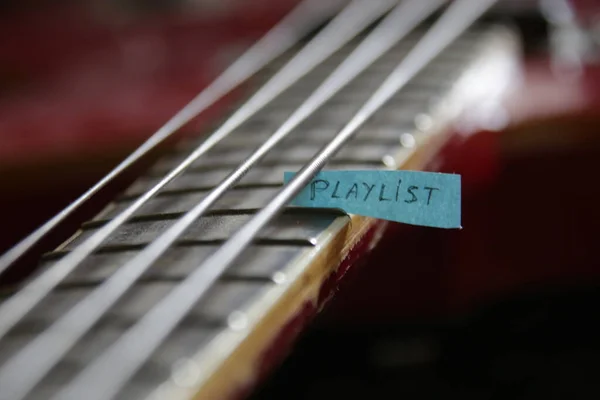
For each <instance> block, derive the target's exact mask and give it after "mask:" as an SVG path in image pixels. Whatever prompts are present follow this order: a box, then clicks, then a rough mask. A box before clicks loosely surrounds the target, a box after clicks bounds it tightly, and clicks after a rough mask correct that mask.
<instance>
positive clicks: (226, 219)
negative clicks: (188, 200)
mask: <svg viewBox="0 0 600 400" xmlns="http://www.w3.org/2000/svg"><path fill="white" fill-rule="evenodd" d="M339 216H340V213H339V212H335V211H331V212H323V213H314V212H294V213H289V214H284V215H282V216H281V217H280V218H278V219H277V220H275V221H274V222H273V223H272V224H271V226H270V227H269V228H267V229H265V230H264V231H263V233H262V234H261V235H260V236H259V237H258V239H259V240H265V241H269V242H272V243H281V244H285V243H286V242H294V243H304V244H306V245H311V244H314V243H316V240H317V237H318V236H319V234H320V233H321V232H322V231H323V230H325V229H326V228H327V227H328V226H329V225H331V223H332V222H333V221H334V220H335V219H336V218H338V217H339ZM251 217H252V214H241V215H208V216H205V217H202V218H200V219H199V220H197V221H196V222H195V223H194V224H193V225H192V226H191V227H190V229H189V230H188V231H187V232H186V233H185V234H184V235H183V236H182V238H181V240H182V241H187V242H192V243H214V242H218V241H223V240H226V239H227V238H229V237H230V236H231V234H232V233H233V232H235V231H236V230H237V229H239V227H240V226H242V225H243V224H244V223H245V222H247V221H248V220H249V219H250V218H251ZM171 224H172V218H171V219H168V218H166V217H165V219H164V220H160V221H141V222H132V223H128V224H125V225H123V226H121V228H119V229H118V230H117V231H116V232H115V233H114V234H113V235H112V236H111V237H110V238H109V239H107V240H106V241H105V242H104V246H143V245H146V244H147V243H149V242H150V241H152V240H154V239H155V238H156V237H157V236H159V235H160V234H161V233H162V232H163V231H164V230H165V229H166V228H167V227H168V226H170V225H171ZM96 229H97V228H89V229H84V230H83V231H82V232H81V233H80V234H79V235H77V236H76V237H74V238H72V239H71V241H70V242H69V243H67V244H66V245H65V246H63V249H66V250H70V249H73V248H74V247H76V246H77V245H78V244H80V243H81V242H82V241H84V240H85V239H86V238H88V237H90V236H91V235H92V234H94V232H95V231H96Z"/></svg>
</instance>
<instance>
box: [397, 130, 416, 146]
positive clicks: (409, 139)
mask: <svg viewBox="0 0 600 400" xmlns="http://www.w3.org/2000/svg"><path fill="white" fill-rule="evenodd" d="M400 144H401V145H402V147H406V148H407V149H412V148H413V147H415V144H416V141H415V137H414V136H413V135H411V134H410V133H403V134H402V135H400Z"/></svg>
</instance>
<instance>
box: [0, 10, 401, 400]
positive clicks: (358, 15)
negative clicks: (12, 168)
mask: <svg viewBox="0 0 600 400" xmlns="http://www.w3.org/2000/svg"><path fill="white" fill-rule="evenodd" d="M396 3H397V2H396V1H391V0H379V1H376V2H375V1H372V0H371V1H369V0H355V1H354V2H352V3H351V4H350V5H349V6H348V7H347V8H346V9H344V10H343V11H342V12H341V13H340V14H339V15H338V16H336V17H335V18H334V19H333V20H332V21H331V23H330V24H328V25H327V26H326V27H325V28H324V29H323V30H322V31H321V32H320V33H319V34H318V35H317V36H316V37H315V38H314V39H313V40H312V41H311V42H310V43H309V44H308V45H307V46H305V48H303V49H302V50H301V51H300V52H299V53H298V54H297V55H296V56H295V57H294V58H293V59H292V60H290V61H289V63H288V64H287V65H286V66H284V67H283V68H282V69H281V70H280V71H279V72H278V73H277V74H276V75H275V76H274V77H273V78H271V80H270V81H269V82H267V83H266V84H265V85H264V86H263V87H262V88H261V89H260V90H259V91H258V92H256V93H255V95H254V96H252V97H251V98H250V100H248V101H247V102H246V103H245V104H244V105H243V106H242V107H241V108H240V109H238V111H237V112H236V113H234V115H233V116H232V117H231V118H230V119H228V120H227V121H226V122H225V124H224V125H223V126H222V127H221V128H220V129H219V130H217V131H216V132H215V133H214V134H213V135H211V136H210V137H209V139H208V140H207V141H205V142H203V143H202V144H201V145H200V146H199V147H198V149H196V150H195V151H194V152H193V153H192V155H190V156H189V157H188V158H186V160H184V161H183V162H182V163H181V164H179V166H178V167H176V168H175V169H174V170H173V171H172V172H171V173H170V174H169V175H167V177H165V178H164V179H163V180H162V181H161V182H160V183H158V184H157V185H156V186H154V187H153V188H152V189H151V190H150V191H149V192H147V193H146V194H145V195H144V196H143V197H142V198H140V199H139V200H138V201H136V202H135V203H134V204H133V205H132V206H130V207H129V208H128V209H126V210H125V211H123V212H122V213H121V214H120V215H119V216H118V217H116V218H115V219H113V220H112V221H111V222H110V223H108V224H107V225H105V226H104V227H103V228H102V229H101V230H99V231H98V232H96V233H95V234H94V235H93V236H92V237H90V238H88V239H87V240H86V241H85V242H83V243H82V244H80V245H79V246H78V247H76V248H75V249H74V250H73V251H72V252H71V253H69V254H68V255H67V256H66V257H65V258H64V259H63V260H61V261H59V262H57V264H56V265H55V266H53V268H51V269H49V270H48V271H47V273H46V274H45V275H44V274H42V275H41V276H40V278H38V279H37V280H34V281H32V283H30V284H29V285H28V286H26V287H25V288H24V289H23V290H22V291H21V292H18V293H17V294H15V295H14V296H13V298H11V299H9V300H7V302H6V303H5V304H4V305H3V306H2V308H0V332H3V333H6V332H7V331H8V330H9V329H10V328H12V327H13V326H14V325H15V324H16V323H18V321H20V319H22V318H23V317H24V316H25V315H26V314H27V312H28V311H29V310H31V309H32V308H33V307H34V306H35V305H36V304H38V303H39V302H40V301H41V300H42V299H43V298H44V297H45V296H46V295H47V294H48V293H49V292H51V291H52V289H53V288H54V287H56V285H57V284H59V283H60V282H61V281H62V279H64V278H65V277H66V276H67V275H68V274H69V273H70V272H71V271H72V270H73V269H74V268H75V267H77V265H79V263H80V262H81V261H83V260H84V259H85V258H86V257H87V256H88V255H89V254H91V252H93V251H94V250H95V249H96V248H97V246H99V245H100V244H101V243H102V241H103V240H104V239H106V238H107V237H108V236H109V235H110V234H112V233H113V232H114V230H115V229H116V228H118V227H119V226H120V225H121V224H122V223H123V222H125V221H126V219H127V218H128V217H129V216H130V215H131V214H132V213H133V212H135V211H136V210H137V208H139V207H141V206H142V205H143V204H144V203H145V202H146V201H147V200H148V199H149V198H150V197H151V195H153V194H154V193H156V192H157V191H158V190H159V189H160V188H162V187H163V186H164V185H166V184H167V183H168V182H169V181H170V180H172V179H173V178H174V177H175V176H177V174H178V173H180V172H182V171H183V170H185V168H187V167H188V166H189V165H190V164H191V163H192V162H193V161H195V160H196V159H197V158H198V157H199V156H200V155H201V154H203V153H204V152H206V151H207V150H208V149H209V148H210V147H212V146H213V145H215V144H216V143H217V142H218V141H219V140H220V139H222V138H224V137H225V136H226V135H227V134H229V133H230V132H231V131H233V130H234V129H235V128H236V127H238V126H239V125H240V124H241V123H242V122H244V121H245V120H246V119H248V118H249V117H250V116H252V115H253V114H254V113H255V112H256V111H258V110H259V109H260V108H262V107H263V106H264V105H265V104H267V103H268V102H269V101H270V100H272V99H273V98H274V97H276V96H277V95H278V94H280V93H281V92H283V91H284V90H285V89H286V88H288V87H289V86H291V85H292V84H293V83H294V82H296V81H297V80H298V79H300V78H301V77H302V76H304V75H305V74H306V73H308V72H309V71H310V70H311V69H313V68H314V67H315V66H316V65H318V64H319V63H320V62H322V61H323V60H325V59H326V58H328V57H329V56H330V55H331V54H333V53H334V52H335V51H336V50H338V49H339V48H341V47H342V46H343V45H344V44H346V43H348V42H349V41H350V40H351V39H352V38H353V37H355V36H356V35H357V34H358V33H360V32H361V31H362V30H363V29H365V28H366V27H367V26H368V25H369V24H371V23H373V22H374V21H375V20H376V19H377V18H379V17H381V15H383V14H384V13H386V12H387V11H389V9H390V8H392V7H393V6H394V5H395V4H396ZM99 301H100V302H101V303H105V302H107V298H106V297H100V299H99ZM95 303H96V302H95ZM95 303H94V304H95ZM56 336H58V337H60V338H61V340H60V342H61V343H63V344H64V346H61V347H58V346H56V345H55V343H53V345H52V346H51V347H46V348H43V351H45V352H49V353H53V354H58V355H60V354H61V351H63V350H62V349H67V350H68V347H69V346H71V345H72V344H74V343H73V342H68V341H66V340H64V339H65V338H66V337H67V336H63V335H62V334H59V335H52V337H56ZM42 343H44V341H37V340H36V339H34V341H33V343H32V346H27V347H26V348H25V349H24V350H23V351H22V352H19V353H18V354H17V355H16V356H15V357H13V358H11V360H9V361H8V362H7V363H5V365H4V366H3V367H2V369H1V370H0V386H2V387H3V388H4V387H9V386H10V387H11V388H14V389H15V394H16V396H12V395H11V398H19V397H18V396H21V394H18V393H21V392H22V391H23V390H28V388H31V387H32V386H33V385H35V383H34V382H37V381H39V380H40V379H41V378H42V377H43V376H44V375H45V373H47V371H48V370H49V369H50V368H51V367H52V365H53V364H54V363H55V362H56V361H58V360H59V359H60V357H58V359H55V357H49V358H45V357H41V358H40V355H39V354H36V353H38V350H35V349H38V347H39V346H38V344H42ZM30 356H31V357H33V359H34V362H33V363H32V365H31V366H28V367H27V371H28V373H27V374H20V373H19V371H22V370H23V369H21V367H24V365H27V364H28V363H29V362H28V361H30V360H31V359H32V358H31V357H30ZM32 383H33V384H32ZM23 395H24V394H23Z"/></svg>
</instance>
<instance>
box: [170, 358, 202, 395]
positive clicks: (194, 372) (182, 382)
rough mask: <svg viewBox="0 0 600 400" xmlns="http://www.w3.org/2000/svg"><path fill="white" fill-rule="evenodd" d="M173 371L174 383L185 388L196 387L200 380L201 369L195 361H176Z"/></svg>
mask: <svg viewBox="0 0 600 400" xmlns="http://www.w3.org/2000/svg"><path fill="white" fill-rule="evenodd" d="M171 371H172V372H171V379H173V383H175V385H177V386H179V387H183V388H186V387H191V386H193V385H195V384H196V382H197V381H198V379H199V378H200V367H198V364H197V363H196V362H195V361H193V360H190V359H189V358H187V359H181V360H178V361H176V362H175V363H174V364H173V367H172V368H171Z"/></svg>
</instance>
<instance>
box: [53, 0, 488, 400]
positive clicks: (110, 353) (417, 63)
mask: <svg viewBox="0 0 600 400" xmlns="http://www.w3.org/2000/svg"><path fill="white" fill-rule="evenodd" d="M494 2H495V0H457V1H455V2H453V3H452V4H451V5H450V6H449V8H448V10H447V11H446V12H445V13H444V14H443V15H442V17H441V18H440V19H439V20H438V21H437V22H436V23H435V24H434V25H433V26H432V28H431V29H430V30H429V31H428V32H427V34H426V35H425V36H424V37H423V38H422V39H421V40H420V41H419V42H418V43H417V45H416V46H415V47H414V48H413V49H412V50H411V51H410V52H409V54H408V55H407V56H406V58H405V59H404V60H403V61H401V62H400V64H399V65H398V66H397V67H396V69H395V70H394V71H393V72H392V73H391V74H390V76H389V77H388V78H387V79H386V80H385V81H384V83H383V84H382V85H381V86H380V87H379V88H378V89H377V91H376V92H375V93H374V94H373V95H372V97H370V98H369V100H368V101H367V102H366V103H365V104H364V105H363V107H361V109H360V110H359V111H358V112H357V114H356V115H355V116H354V117H353V118H352V119H351V120H350V121H349V122H348V123H347V124H346V125H345V126H344V128H343V129H342V130H341V131H340V132H339V134H338V135H337V136H336V137H335V138H334V140H333V141H332V142H330V143H329V144H328V145H326V146H325V147H324V148H323V149H322V150H321V151H320V152H319V153H318V154H317V155H316V156H315V157H314V158H313V159H312V160H311V161H310V162H309V163H308V164H307V165H306V166H305V167H303V168H302V169H301V170H300V172H299V173H298V174H297V175H296V176H295V177H294V179H293V180H292V181H291V182H290V183H289V184H288V185H286V186H285V187H284V188H283V189H282V190H281V191H280V192H279V193H278V194H277V195H276V196H275V197H274V198H273V199H272V201H271V202H270V203H269V204H268V205H267V206H266V207H265V208H263V209H262V210H261V211H260V212H258V213H257V214H256V216H254V217H253V218H252V219H251V220H250V221H249V222H248V223H247V224H245V225H244V226H243V227H242V228H241V229H240V230H239V231H237V232H236V233H235V234H234V235H233V236H232V237H231V238H230V239H229V240H228V241H227V242H225V244H224V245H223V246H221V247H220V248H219V249H218V250H217V251H216V252H215V253H213V254H212V255H211V256H210V257H209V258H208V259H206V261H205V262H203V263H202V264H200V265H199V267H198V268H197V269H196V270H195V271H194V272H193V273H192V274H191V275H189V276H188V277H187V278H186V279H185V280H184V281H183V282H182V283H181V284H179V285H178V286H177V287H176V288H175V289H173V291H172V292H170V293H169V294H168V295H167V296H166V297H165V298H163V299H162V300H161V301H160V302H159V303H158V304H157V305H155V306H154V307H153V308H152V309H151V310H150V311H149V312H148V313H147V314H146V315H145V316H144V317H143V318H142V319H141V320H140V321H139V322H138V323H137V324H136V325H134V326H133V327H132V328H130V329H129V330H128V331H127V332H126V333H125V334H124V335H123V336H121V338H120V339H119V340H117V342H116V343H114V344H113V345H112V346H111V347H110V348H109V349H107V350H106V351H105V352H104V353H103V354H102V355H101V356H100V357H98V358H97V359H96V360H95V361H94V362H93V363H92V364H91V365H88V366H87V367H86V368H85V369H84V370H83V371H82V372H81V373H80V374H79V375H78V376H77V377H76V378H75V379H74V380H73V381H72V382H71V383H70V384H69V385H68V386H67V387H65V388H64V389H63V390H62V391H61V392H60V393H59V395H58V396H57V397H56V398H57V399H58V398H60V399H79V398H82V397H83V396H85V397H86V398H88V399H90V400H100V399H106V398H110V397H111V396H113V395H115V394H116V393H118V391H119V390H120V389H121V388H122V387H123V386H124V385H125V384H126V383H127V382H128V380H129V379H130V378H131V377H132V376H133V374H135V372H136V371H137V370H138V369H139V368H140V367H141V366H142V365H143V364H144V363H145V362H146V360H147V359H148V358H149V357H150V356H151V355H152V353H153V352H154V351H155V350H156V349H157V348H158V346H160V344H161V343H162V342H163V341H164V340H165V339H166V338H167V336H168V335H169V334H170V333H171V332H172V331H173V329H175V327H176V326H177V325H178V324H179V323H180V322H181V320H182V319H183V318H184V317H185V316H186V315H187V314H188V313H189V311H190V310H191V309H192V308H193V307H194V305H195V304H196V303H197V302H198V301H199V300H200V299H201V298H202V297H203V296H204V295H205V294H206V292H207V290H208V289H210V287H211V286H212V285H213V284H214V283H215V281H216V280H217V279H218V278H219V277H220V276H221V275H222V274H223V273H224V272H225V271H226V269H227V268H228V267H229V266H230V265H231V264H232V262H234V261H235V260H236V259H237V257H239V256H240V254H241V252H242V251H243V250H244V249H245V248H246V247H247V246H248V245H249V244H250V243H251V242H252V240H253V239H254V238H255V236H256V234H257V233H258V232H259V231H260V230H261V229H262V228H264V227H265V226H266V225H267V224H268V223H269V222H270V221H271V220H272V219H273V218H274V217H275V216H276V215H278V213H279V212H280V211H281V209H282V208H283V207H284V206H285V205H286V204H287V203H288V202H289V201H291V199H292V198H293V197H294V196H295V195H297V194H298V192H299V191H300V190H302V188H303V187H304V186H305V185H306V184H307V183H308V182H309V181H310V179H312V177H313V176H314V175H315V174H316V173H317V172H318V171H319V170H320V169H321V168H322V167H323V165H324V164H325V163H326V162H327V161H328V160H329V159H330V158H331V157H332V156H333V155H334V154H335V153H336V152H337V151H338V150H339V149H340V148H341V146H342V145H343V144H344V143H346V142H347V141H348V140H349V139H350V138H351V137H352V136H353V135H354V133H355V132H356V130H357V129H358V128H359V127H360V126H362V124H363V123H364V122H365V121H366V120H367V119H368V118H370V117H371V116H372V115H373V114H374V113H375V112H376V111H377V110H378V109H379V108H381V107H382V106H383V105H384V104H385V103H386V102H387V101H388V100H389V99H390V98H391V97H392V96H393V95H394V94H395V93H396V92H397V91H398V90H400V89H401V88H402V87H404V86H405V85H406V84H407V83H408V82H409V81H410V80H411V79H412V78H413V77H414V76H415V75H416V74H417V73H418V72H419V71H420V70H422V69H423V68H424V67H425V66H426V65H427V64H428V63H429V62H430V61H431V60H432V59H433V58H435V56H436V55H438V54H439V53H440V52H441V51H442V50H444V49H445V48H446V47H447V46H448V45H449V44H451V43H452V42H453V41H454V40H455V39H456V38H457V37H458V36H459V35H460V34H461V33H462V32H463V31H464V30H466V29H467V28H468V27H469V26H470V25H471V24H472V23H473V22H474V21H475V20H476V19H477V18H478V17H479V16H480V15H481V14H482V13H484V12H485V11H486V10H487V9H488V8H489V7H491V5H492V4H493V3H494ZM89 388H94V391H93V393H90V391H89ZM90 395H91V397H90Z"/></svg>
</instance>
